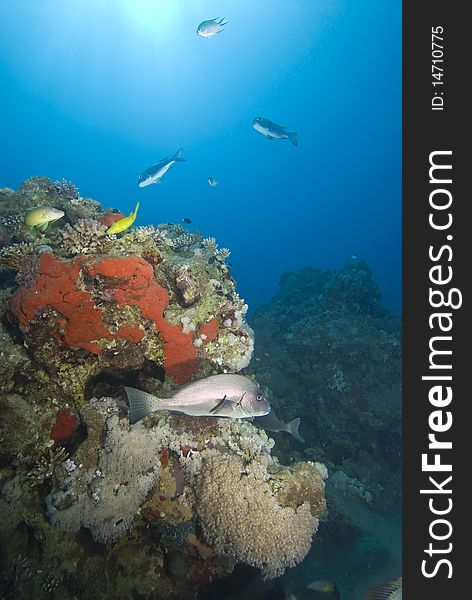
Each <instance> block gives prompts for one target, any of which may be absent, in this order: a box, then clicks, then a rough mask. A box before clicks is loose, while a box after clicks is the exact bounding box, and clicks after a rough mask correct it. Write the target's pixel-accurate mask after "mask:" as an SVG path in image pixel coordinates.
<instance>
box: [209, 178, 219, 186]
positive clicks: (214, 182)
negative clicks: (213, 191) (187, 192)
mask: <svg viewBox="0 0 472 600" xmlns="http://www.w3.org/2000/svg"><path fill="white" fill-rule="evenodd" d="M208 183H209V184H210V185H211V187H216V186H217V185H218V181H216V179H214V178H213V177H208Z"/></svg>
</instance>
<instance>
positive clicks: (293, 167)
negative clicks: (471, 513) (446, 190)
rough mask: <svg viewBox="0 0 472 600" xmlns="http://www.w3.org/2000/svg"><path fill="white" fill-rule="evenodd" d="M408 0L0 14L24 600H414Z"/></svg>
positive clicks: (1, 194)
mask: <svg viewBox="0 0 472 600" xmlns="http://www.w3.org/2000/svg"><path fill="white" fill-rule="evenodd" d="M401 8H402V7H401V3H400V2H398V0H385V1H384V2H378V1H376V0H292V1H290V2H289V1H288V0H261V1H259V2H254V1H250V0H74V2H72V1H71V2H64V1H60V0H42V1H41V2H34V3H33V2H30V1H29V0H3V1H2V2H0V85H1V89H2V94H1V100H0V103H1V104H0V105H1V108H2V110H1V113H0V114H1V124H2V125H1V136H0V143H1V146H2V161H1V162H0V599H1V600H13V599H18V600H23V599H30V598H32V597H35V598H38V599H42V598H48V599H51V598H52V599H54V600H67V599H93V600H113V599H116V600H141V599H143V600H148V599H149V600H179V599H181V600H238V599H244V600H251V599H254V600H272V599H274V600H276V599H281V600H283V599H286V600H311V599H313V600H329V599H335V600H364V599H369V600H400V599H401V597H402V579H401V576H402V567H401V564H402V563H401V560H402V556H401V548H402V535H401V517H402V515H401V506H402V485H401V481H402V468H401V464H402V457H401V437H402V422H401V408H402V406H401V384H402V373H401V367H402V346H401V308H402V307H401V296H402V290H401Z"/></svg>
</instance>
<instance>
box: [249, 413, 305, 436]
mask: <svg viewBox="0 0 472 600" xmlns="http://www.w3.org/2000/svg"><path fill="white" fill-rule="evenodd" d="M256 425H257V426H258V427H261V428H262V429H267V430H268V431H275V432H276V433H277V432H279V431H286V432H287V433H289V434H290V435H291V436H292V437H294V438H295V439H296V440H297V442H300V443H301V444H304V443H305V440H304V439H303V438H302V436H301V435H300V434H299V433H298V427H299V425H300V417H297V418H296V419H292V420H291V421H289V422H288V423H284V422H283V421H281V420H280V419H279V417H278V416H277V415H276V413H275V411H274V409H273V408H272V409H271V411H270V413H269V414H268V415H267V416H264V417H262V418H260V419H258V420H257V423H256Z"/></svg>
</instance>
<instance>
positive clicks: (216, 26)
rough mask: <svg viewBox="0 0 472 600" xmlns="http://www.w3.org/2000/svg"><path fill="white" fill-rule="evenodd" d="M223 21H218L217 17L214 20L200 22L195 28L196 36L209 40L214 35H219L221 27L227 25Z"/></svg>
mask: <svg viewBox="0 0 472 600" xmlns="http://www.w3.org/2000/svg"><path fill="white" fill-rule="evenodd" d="M224 20H225V18H224V17H223V18H222V19H220V20H219V21H218V17H216V19H208V20H207V21H202V22H201V23H200V25H199V26H198V27H197V35H199V36H200V37H204V38H210V37H213V36H214V35H216V34H217V33H221V32H222V31H223V27H224V26H225V25H228V23H227V22H226V23H225V22H224Z"/></svg>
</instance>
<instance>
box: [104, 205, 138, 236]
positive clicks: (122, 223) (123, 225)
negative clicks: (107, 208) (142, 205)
mask: <svg viewBox="0 0 472 600" xmlns="http://www.w3.org/2000/svg"><path fill="white" fill-rule="evenodd" d="M138 208H139V202H137V203H136V208H135V209H134V212H132V213H130V214H129V216H128V217H124V218H123V219H120V220H119V221H115V222H114V223H113V225H112V226H111V227H109V228H108V229H107V233H121V232H123V231H126V230H127V229H129V228H130V227H131V225H132V224H133V223H134V220H135V219H136V215H137V214H138Z"/></svg>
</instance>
